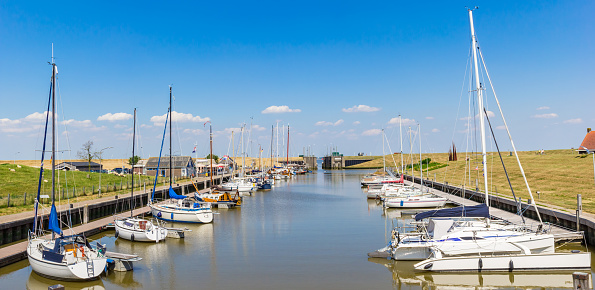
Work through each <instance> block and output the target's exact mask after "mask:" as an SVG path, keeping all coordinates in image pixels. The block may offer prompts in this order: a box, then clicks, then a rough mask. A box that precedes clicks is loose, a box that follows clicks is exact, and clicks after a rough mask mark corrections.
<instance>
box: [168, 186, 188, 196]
mask: <svg viewBox="0 0 595 290" xmlns="http://www.w3.org/2000/svg"><path fill="white" fill-rule="evenodd" d="M169 198H173V199H184V198H186V196H185V195H179V194H177V193H176V192H175V191H174V190H173V188H171V186H170V187H169Z"/></svg>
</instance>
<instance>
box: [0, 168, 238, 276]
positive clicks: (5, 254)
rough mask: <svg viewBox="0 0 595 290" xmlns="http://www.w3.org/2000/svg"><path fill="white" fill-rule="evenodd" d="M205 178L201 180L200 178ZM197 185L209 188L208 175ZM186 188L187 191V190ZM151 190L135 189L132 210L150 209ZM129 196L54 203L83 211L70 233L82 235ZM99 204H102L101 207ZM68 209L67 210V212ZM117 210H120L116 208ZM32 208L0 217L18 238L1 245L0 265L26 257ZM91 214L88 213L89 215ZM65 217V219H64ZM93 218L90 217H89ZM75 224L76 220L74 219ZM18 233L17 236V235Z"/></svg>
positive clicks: (98, 227) (108, 218) (62, 211)
mask: <svg viewBox="0 0 595 290" xmlns="http://www.w3.org/2000/svg"><path fill="white" fill-rule="evenodd" d="M225 177H229V175H225V176H218V177H217V180H219V182H221V181H222V180H223V178H225ZM203 179H204V180H203ZM197 182H198V184H197V187H198V189H199V192H201V193H202V192H206V191H208V186H207V185H208V184H207V183H208V178H206V179H205V178H201V179H199V180H197V181H195V183H197ZM179 185H180V188H182V187H183V186H186V187H189V186H190V187H192V188H194V186H193V185H192V182H190V181H188V182H184V183H180V184H179ZM168 189H169V185H165V186H160V187H158V188H156V190H155V192H160V191H162V192H166V191H167V190H168ZM182 192H184V190H182ZM187 192H189V191H187ZM149 195H150V193H148V192H146V191H144V190H138V191H135V192H134V195H133V197H132V198H133V199H134V202H137V201H140V203H137V204H140V207H139V208H136V209H134V210H133V215H134V216H139V215H144V214H147V213H150V211H151V210H150V208H149V207H148V206H146V202H144V203H143V200H148V198H149ZM130 199H131V197H130V194H128V195H121V197H120V198H118V196H115V197H114V196H106V197H102V198H98V199H94V200H86V201H82V202H78V203H73V204H65V205H60V206H57V207H56V208H57V211H58V213H59V215H61V216H63V217H64V216H66V215H79V214H81V213H82V215H85V216H84V217H82V216H81V217H77V220H78V221H80V225H78V226H74V227H73V228H72V233H77V234H84V235H85V236H87V237H88V236H91V235H95V234H98V233H100V232H102V231H104V230H105V226H106V225H108V224H109V223H111V222H113V221H114V214H115V212H114V211H113V210H111V209H115V208H117V207H118V203H120V204H128V203H129V201H130ZM93 207H95V208H96V209H97V211H98V212H100V214H102V215H103V216H102V217H101V218H98V219H95V220H92V219H93V218H92V217H93V216H96V215H91V214H89V211H90V210H89V209H90V208H93ZM100 207H101V208H100ZM69 211H70V213H69ZM119 212H120V211H119ZM129 212H130V208H129V207H128V210H127V211H126V212H121V213H119V214H120V215H127V214H129ZM47 214H49V213H46V216H44V220H46V222H47ZM34 215H35V214H34V212H33V211H28V212H22V213H18V214H13V215H6V216H1V217H0V229H2V230H3V231H9V232H11V233H14V232H16V233H17V234H13V235H14V237H12V236H11V238H15V240H17V241H18V242H16V243H14V242H13V243H10V242H9V245H7V246H4V247H2V248H0V267H3V266H6V265H9V264H12V263H15V262H18V261H21V260H24V259H26V258H27V243H28V240H27V239H26V237H27V234H28V230H29V229H30V228H31V227H32V221H33V217H34ZM90 216H91V217H90ZM63 220H64V219H63ZM91 220H92V221H91ZM75 224H76V223H75ZM64 234H66V235H68V234H71V230H64ZM18 237H20V239H19V238H18Z"/></svg>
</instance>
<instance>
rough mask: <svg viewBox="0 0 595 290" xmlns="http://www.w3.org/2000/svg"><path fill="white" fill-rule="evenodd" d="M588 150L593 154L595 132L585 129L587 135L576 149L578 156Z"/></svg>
mask: <svg viewBox="0 0 595 290" xmlns="http://www.w3.org/2000/svg"><path fill="white" fill-rule="evenodd" d="M585 148H587V149H589V151H591V152H595V131H591V128H587V135H585V139H583V143H581V146H579V148H578V150H577V151H578V154H586V153H587V150H585Z"/></svg>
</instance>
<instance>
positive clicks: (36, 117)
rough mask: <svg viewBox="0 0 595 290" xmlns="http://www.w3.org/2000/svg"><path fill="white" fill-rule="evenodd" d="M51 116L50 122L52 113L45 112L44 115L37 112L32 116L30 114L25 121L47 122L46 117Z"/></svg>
mask: <svg viewBox="0 0 595 290" xmlns="http://www.w3.org/2000/svg"><path fill="white" fill-rule="evenodd" d="M48 113H49V114H50V116H49V120H51V118H52V112H48V111H45V112H43V113H39V112H35V113H32V114H29V115H28V116H27V117H25V118H24V120H25V121H29V122H38V121H45V118H46V115H47V114H48Z"/></svg>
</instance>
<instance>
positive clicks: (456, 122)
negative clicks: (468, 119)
mask: <svg viewBox="0 0 595 290" xmlns="http://www.w3.org/2000/svg"><path fill="white" fill-rule="evenodd" d="M470 63H471V47H469V51H468V53H467V63H466V64H465V73H464V74H463V81H462V83H461V91H460V93H459V104H458V106H457V114H456V116H455V124H454V127H453V130H452V136H451V140H453V142H454V138H455V133H456V131H457V124H458V121H459V113H460V110H461V102H462V100H463V92H464V90H465V82H466V80H467V72H468V68H469V64H470ZM449 162H450V161H447V163H446V164H449ZM447 172H448V166H447V167H446V170H444V177H445V179H446V174H447ZM453 176H454V173H453Z"/></svg>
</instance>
